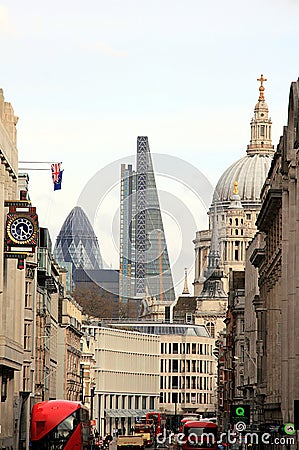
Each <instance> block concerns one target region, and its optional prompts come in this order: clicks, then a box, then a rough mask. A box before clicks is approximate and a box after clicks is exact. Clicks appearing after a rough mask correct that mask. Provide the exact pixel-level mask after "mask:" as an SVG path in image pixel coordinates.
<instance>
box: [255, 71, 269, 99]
mask: <svg viewBox="0 0 299 450" xmlns="http://www.w3.org/2000/svg"><path fill="white" fill-rule="evenodd" d="M257 81H260V83H261V85H260V87H259V91H260V96H259V102H260V101H264V100H265V97H264V90H265V88H264V86H263V83H264V81H267V78H264V75H263V74H262V75H261V76H260V78H257Z"/></svg>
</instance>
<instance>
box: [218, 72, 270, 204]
mask: <svg viewBox="0 0 299 450" xmlns="http://www.w3.org/2000/svg"><path fill="white" fill-rule="evenodd" d="M258 81H260V83H261V85H260V87H259V91H260V95H259V98H258V102H257V104H256V105H255V108H254V117H253V118H252V120H251V123H250V126H251V139H250V144H249V145H248V146H247V155H246V156H244V157H243V158H241V159H239V160H238V161H236V162H235V163H234V164H232V165H231V166H230V167H229V168H228V169H226V171H225V172H224V173H223V175H222V176H221V177H220V179H219V181H218V183H217V185H216V188H215V191H214V195H213V204H214V203H215V202H216V203H217V206H220V207H223V208H224V209H226V208H227V207H228V206H229V204H230V200H231V196H232V193H233V190H234V183H235V182H238V190H239V195H240V199H241V202H242V206H243V207H244V208H245V209H247V208H248V207H249V208H252V207H254V206H255V205H256V206H257V207H258V206H260V193H261V189H262V187H263V184H264V182H265V180H266V177H267V174H268V171H269V169H270V165H271V162H272V158H273V155H274V147H273V145H272V140H271V125H272V122H271V118H269V109H268V105H267V103H266V102H265V98H264V89H265V88H264V86H263V82H264V81H266V79H265V78H263V75H261V77H260V78H259V79H258Z"/></svg>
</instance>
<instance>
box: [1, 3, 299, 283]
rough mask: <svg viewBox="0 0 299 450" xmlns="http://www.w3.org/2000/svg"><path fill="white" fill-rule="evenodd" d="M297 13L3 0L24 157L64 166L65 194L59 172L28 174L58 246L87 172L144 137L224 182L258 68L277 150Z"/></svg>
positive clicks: (240, 140)
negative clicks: (56, 181)
mask: <svg viewBox="0 0 299 450" xmlns="http://www.w3.org/2000/svg"><path fill="white" fill-rule="evenodd" d="M298 17H299V2H298V1H297V0H265V1H263V2H260V1H258V0H252V1H250V2H240V1H236V0H228V1H223V0H214V1H211V2H207V1H203V0H184V1H182V0H147V1H145V0H109V1H108V0H106V1H104V0H85V1H78V0H77V1H76V0H72V1H70V0H60V1H57V0H51V1H40V0H39V1H35V0H26V2H25V1H23V0H0V52H1V53H0V54H1V71H0V87H2V88H3V90H4V95H5V99H6V100H7V101H10V102H11V103H12V104H13V107H14V110H15V113H16V115H18V116H19V118H20V119H19V123H18V148H19V155H20V160H29V161H40V160H42V161H57V162H58V161H62V162H63V169H64V175H63V187H62V190H61V191H60V192H55V193H54V192H53V191H52V189H53V188H52V183H51V174H50V172H49V173H48V172H30V195H31V199H32V201H33V203H34V204H35V205H36V206H37V207H38V212H39V218H40V224H41V225H42V226H47V227H48V228H49V229H50V232H51V235H52V240H53V243H54V242H55V238H56V234H57V232H58V231H59V229H60V227H61V225H62V223H63V221H64V219H65V218H66V216H67V214H68V213H69V212H70V210H71V209H72V207H73V206H75V205H76V202H77V199H78V197H79V195H80V192H81V191H82V189H83V188H84V186H85V184H86V183H87V182H88V180H89V179H90V178H91V177H92V176H93V175H94V174H95V173H96V172H97V171H98V170H100V169H102V168H103V167H105V165H107V164H109V163H111V162H113V161H115V160H117V159H120V158H122V157H127V156H129V155H132V154H134V153H135V151H136V138H137V136H138V135H146V136H148V137H149V142H150V147H151V151H152V152H153V153H163V154H170V155H173V156H176V157H179V158H182V159H184V160H186V161H188V162H189V163H191V164H193V165H194V166H195V167H197V168H198V169H199V170H201V171H202V172H203V173H204V174H205V175H206V176H207V177H208V178H209V179H210V180H211V182H212V184H215V183H216V181H217V179H218V178H219V177H220V175H221V173H222V172H223V171H224V169H225V168H226V167H227V166H228V165H230V164H231V163H233V162H234V161H235V160H237V159H239V158H240V157H242V156H244V155H245V150H246V146H247V144H248V143H249V139H250V120H251V118H252V116H253V109H254V105H255V103H256V101H257V98H258V82H257V81H256V79H257V78H258V77H259V76H260V74H261V73H263V74H264V76H266V77H267V79H268V82H267V83H265V87H266V91H265V97H266V101H267V102H268V105H269V109H270V116H271V117H272V121H273V144H274V145H275V146H276V145H277V143H278V138H279V136H280V135H281V133H282V127H283V125H285V124H286V120H287V106H288V95H289V88H290V83H291V82H292V81H295V80H297V78H298V76H299V67H298V65H299V60H298V48H299V35H298V33H299V32H298ZM99 227H100V225H99ZM96 231H97V233H98V238H99V241H100V245H101V247H103V246H104V243H103V242H101V240H103V236H101V230H100V229H98V228H97V230H96ZM193 238H194V236H190V242H191V240H192V239H193ZM173 251H174V253H175V249H174V250H173ZM191 251H192V249H191ZM107 258H108V259H109V255H108V256H107ZM107 262H108V263H110V262H111V263H112V264H114V265H115V264H116V262H115V259H114V257H113V258H112V257H111V261H107ZM182 266H184V263H183V262H182ZM182 270H183V269H182ZM191 278H192V277H191Z"/></svg>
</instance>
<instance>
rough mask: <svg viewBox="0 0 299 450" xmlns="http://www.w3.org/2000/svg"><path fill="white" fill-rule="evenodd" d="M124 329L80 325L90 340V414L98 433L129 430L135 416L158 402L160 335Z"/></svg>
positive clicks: (93, 324) (142, 413) (153, 407)
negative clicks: (91, 362)
mask: <svg viewBox="0 0 299 450" xmlns="http://www.w3.org/2000/svg"><path fill="white" fill-rule="evenodd" d="M125 328H126V329H118V328H111V327H107V326H101V325H97V324H95V323H90V324H87V323H86V324H84V326H83V328H82V330H83V332H84V334H85V339H88V338H90V339H92V340H94V350H95V354H94V358H95V366H94V368H93V369H94V385H93V386H92V387H94V397H93V412H92V417H93V418H94V419H95V420H96V428H97V430H98V431H99V433H100V434H101V435H104V434H105V433H106V432H108V431H109V432H112V431H113V429H115V428H117V429H121V430H122V432H123V433H124V432H125V431H126V432H129V431H130V429H131V426H132V425H133V424H134V423H135V418H136V417H138V416H141V415H144V414H145V411H146V410H150V409H152V410H154V409H156V408H157V405H158V399H159V380H160V372H159V363H160V353H159V352H160V337H159V336H157V335H155V334H146V333H141V332H139V331H132V329H129V327H125ZM92 384H93V380H92Z"/></svg>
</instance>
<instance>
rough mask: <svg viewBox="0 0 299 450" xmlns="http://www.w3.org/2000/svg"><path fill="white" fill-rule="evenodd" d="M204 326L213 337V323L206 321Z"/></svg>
mask: <svg viewBox="0 0 299 450" xmlns="http://www.w3.org/2000/svg"><path fill="white" fill-rule="evenodd" d="M206 328H207V330H208V332H209V334H210V336H211V337H212V338H214V337H215V324H214V323H213V322H208V323H207V324H206Z"/></svg>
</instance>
